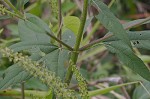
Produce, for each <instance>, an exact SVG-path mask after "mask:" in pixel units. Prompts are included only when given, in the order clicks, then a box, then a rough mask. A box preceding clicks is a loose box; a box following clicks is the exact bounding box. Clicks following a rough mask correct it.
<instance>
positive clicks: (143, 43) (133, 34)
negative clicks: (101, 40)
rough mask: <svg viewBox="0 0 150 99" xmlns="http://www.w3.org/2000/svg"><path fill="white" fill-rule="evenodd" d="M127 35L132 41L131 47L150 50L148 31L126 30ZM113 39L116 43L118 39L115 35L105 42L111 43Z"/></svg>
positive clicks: (149, 33)
mask: <svg viewBox="0 0 150 99" xmlns="http://www.w3.org/2000/svg"><path fill="white" fill-rule="evenodd" d="M127 34H128V37H129V39H130V41H131V42H132V45H133V47H137V48H142V49H147V50H150V31H149V30H146V31H127ZM111 41H115V42H116V43H117V42H118V41H120V39H117V38H116V37H115V36H113V37H111V38H109V39H107V40H105V42H109V43H111Z"/></svg>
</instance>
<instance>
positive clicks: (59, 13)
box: [58, 0, 62, 40]
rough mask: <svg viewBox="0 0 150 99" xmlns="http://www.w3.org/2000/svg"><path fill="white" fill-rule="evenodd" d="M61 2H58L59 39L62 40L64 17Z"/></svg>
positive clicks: (59, 0)
mask: <svg viewBox="0 0 150 99" xmlns="http://www.w3.org/2000/svg"><path fill="white" fill-rule="evenodd" d="M61 13H62V12H61V0H58V26H59V32H58V38H59V39H60V40H61V34H62V33H61V32H62V31H61V24H62V15H61Z"/></svg>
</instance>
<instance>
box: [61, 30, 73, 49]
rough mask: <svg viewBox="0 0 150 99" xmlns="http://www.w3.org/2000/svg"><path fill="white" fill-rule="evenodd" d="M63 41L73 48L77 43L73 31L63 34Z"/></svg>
mask: <svg viewBox="0 0 150 99" xmlns="http://www.w3.org/2000/svg"><path fill="white" fill-rule="evenodd" d="M62 41H63V42H65V43H66V44H68V45H69V46H71V47H73V46H74V44H75V42H76V37H75V35H74V33H73V32H72V31H71V30H66V31H64V32H63V35H62Z"/></svg>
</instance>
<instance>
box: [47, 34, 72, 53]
mask: <svg viewBox="0 0 150 99" xmlns="http://www.w3.org/2000/svg"><path fill="white" fill-rule="evenodd" d="M46 34H47V35H48V36H50V37H51V38H53V39H54V40H56V41H57V42H59V43H60V44H62V45H63V46H65V47H66V48H67V49H68V50H70V51H73V50H74V49H73V48H72V47H71V46H69V45H67V44H66V43H64V42H63V41H61V40H59V39H58V38H57V37H55V36H54V35H53V34H51V33H48V32H46Z"/></svg>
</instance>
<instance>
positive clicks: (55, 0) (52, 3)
mask: <svg viewBox="0 0 150 99" xmlns="http://www.w3.org/2000/svg"><path fill="white" fill-rule="evenodd" d="M49 4H50V8H51V10H52V13H53V14H54V15H58V0H49Z"/></svg>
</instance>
